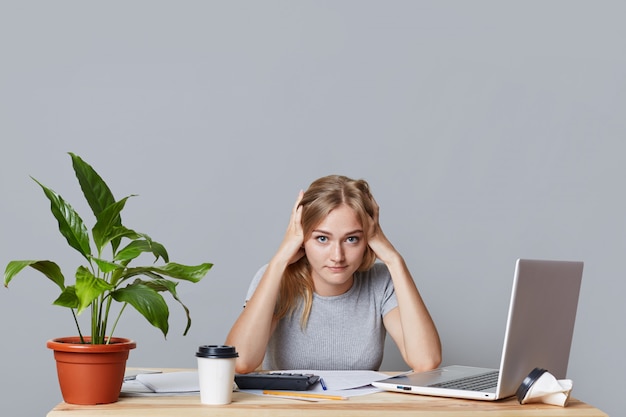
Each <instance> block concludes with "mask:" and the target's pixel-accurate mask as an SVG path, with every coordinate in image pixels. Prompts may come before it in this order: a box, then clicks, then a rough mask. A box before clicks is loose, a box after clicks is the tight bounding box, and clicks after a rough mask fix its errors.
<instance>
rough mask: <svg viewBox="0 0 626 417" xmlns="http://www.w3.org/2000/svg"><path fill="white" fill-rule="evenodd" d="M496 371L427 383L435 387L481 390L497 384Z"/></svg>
mask: <svg viewBox="0 0 626 417" xmlns="http://www.w3.org/2000/svg"><path fill="white" fill-rule="evenodd" d="M498 374H499V372H498V371H491V372H487V373H486V374H480V375H474V376H470V377H464V378H459V379H453V380H452V381H446V382H440V383H437V384H432V385H429V386H430V387H437V388H452V389H459V390H464V391H483V390H486V389H489V388H494V387H495V386H496V385H497V384H498Z"/></svg>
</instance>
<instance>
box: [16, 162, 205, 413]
mask: <svg viewBox="0 0 626 417" xmlns="http://www.w3.org/2000/svg"><path fill="white" fill-rule="evenodd" d="M70 156H71V158H72V165H73V168H74V171H75V173H76V178H77V179H78V182H79V184H80V187H81V189H82V192H83V195H84V196H85V199H86V200H87V203H88V204H89V206H90V207H91V210H92V211H93V214H94V216H95V224H94V225H93V227H92V229H91V232H89V231H88V230H87V227H86V226H85V223H84V222H83V220H82V218H81V217H80V216H79V215H78V213H77V212H76V211H75V210H74V209H73V208H72V207H71V206H70V205H69V204H68V203H67V202H66V201H65V200H64V199H63V198H62V197H61V196H60V195H59V194H57V193H56V192H54V191H53V190H51V189H50V188H48V187H46V186H45V185H43V184H42V183H41V182H39V181H37V180H36V179H35V178H33V180H34V181H35V182H36V183H37V184H39V186H40V187H41V188H42V190H43V192H44V194H45V196H46V197H47V198H48V200H50V203H51V211H52V214H53V215H54V217H55V218H56V220H57V222H58V224H59V231H60V232H61V234H62V235H63V236H64V237H65V239H66V240H67V243H68V244H69V246H70V247H72V248H73V249H75V250H77V251H78V252H79V253H80V254H81V255H82V256H83V257H84V258H85V264H84V265H81V266H79V267H78V268H77V269H76V272H75V281H74V283H73V284H70V283H67V282H66V280H65V276H64V275H63V273H62V272H61V268H60V267H59V266H58V265H57V264H56V263H55V262H52V261H49V260H18V261H11V262H9V263H8V265H7V266H6V269H5V272H4V285H5V287H7V286H8V285H9V283H10V282H11V280H12V279H13V278H14V277H15V276H16V275H17V274H18V273H19V272H20V271H22V270H23V269H24V268H26V267H31V268H33V269H35V270H37V271H39V272H41V273H42V274H43V275H45V276H46V277H47V278H48V279H50V280H51V281H52V282H53V283H54V284H56V286H57V287H58V288H59V289H60V295H59V296H58V298H56V300H55V301H54V302H53V304H54V305H57V306H61V307H67V308H69V309H70V311H71V314H72V317H73V320H74V322H75V324H76V327H77V330H78V335H77V336H72V337H66V338H58V339H52V340H49V341H48V343H47V346H48V347H49V348H51V349H53V350H54V352H55V353H54V355H55V358H56V360H57V373H58V376H59V384H60V387H61V392H62V395H63V399H64V400H65V401H66V402H68V403H73V404H102V403H111V402H115V401H117V400H118V397H119V393H120V390H121V387H122V382H123V379H124V371H125V367H126V359H127V358H128V354H129V350H130V349H133V348H135V346H136V344H135V342H134V341H133V340H130V339H125V338H120V337H114V336H113V333H114V331H115V327H116V325H117V323H118V320H119V319H120V316H121V315H122V313H123V311H124V309H125V308H126V307H127V306H128V305H130V306H132V307H134V308H135V309H136V310H137V311H138V312H139V313H140V314H141V315H143V316H144V317H145V318H146V320H148V322H150V324H152V325H153V326H155V327H157V328H158V329H160V330H161V332H162V333H163V336H164V337H166V336H167V333H168V328H169V309H168V305H167V303H166V301H165V299H164V298H163V296H162V295H161V293H169V294H170V295H171V296H172V297H173V299H174V300H176V301H177V302H178V303H180V304H181V306H182V308H183V309H184V311H185V313H186V316H187V326H186V328H185V331H184V334H185V335H186V334H187V332H188V330H189V327H190V326H191V318H190V315H189V309H188V308H187V307H186V306H185V305H184V304H183V303H182V302H181V300H180V299H179V297H178V295H177V293H176V286H177V285H178V282H177V281H174V280H172V279H175V280H183V281H189V282H192V283H195V282H198V281H200V280H201V279H202V278H203V277H204V276H205V275H206V273H207V272H208V271H209V269H211V267H212V264H211V263H202V264H200V265H197V266H189V265H182V264H178V263H174V262H170V261H169V256H168V253H167V250H166V249H165V247H164V246H163V245H162V244H160V243H158V242H156V241H154V240H152V239H151V238H150V237H149V236H148V235H146V234H144V233H139V232H137V231H135V230H132V229H129V228H127V227H125V226H124V225H123V224H122V219H121V212H122V210H123V209H124V207H125V205H126V202H127V201H128V199H129V198H131V197H134V195H129V196H127V197H125V198H123V199H121V200H119V201H117V200H115V198H114V197H113V194H112V193H111V190H110V189H109V187H108V186H107V184H106V183H105V182H104V180H103V179H102V178H101V177H100V176H99V175H98V173H96V171H95V170H94V169H93V168H92V167H91V166H90V165H89V164H87V163H86V162H85V161H83V160H82V159H81V158H80V157H79V156H77V155H75V154H73V153H70ZM142 254H148V255H150V254H151V255H153V256H154V263H153V264H152V265H149V266H134V264H133V265H131V263H132V262H133V261H135V260H136V259H137V258H138V257H139V256H140V255H142ZM159 259H161V260H162V261H163V262H164V264H162V265H160V266H159V265H157V264H156V263H157V261H159ZM84 311H89V312H90V313H91V317H90V320H89V326H90V329H89V333H85V332H83V330H82V329H81V326H80V323H79V320H78V316H79V315H80V314H81V313H83V312H84ZM75 352H78V353H79V356H80V358H79V359H78V360H77V362H76V363H74V362H73V361H74V359H72V356H73V355H74V353H75ZM88 362H95V363H94V364H93V365H89V364H88ZM107 379H109V380H111V381H110V385H111V386H110V387H109V388H108V391H107V390H105V392H104V393H102V394H100V393H99V392H98V391H99V389H100V388H104V387H105V385H106V384H107V383H106V380H107ZM76 390H77V391H76Z"/></svg>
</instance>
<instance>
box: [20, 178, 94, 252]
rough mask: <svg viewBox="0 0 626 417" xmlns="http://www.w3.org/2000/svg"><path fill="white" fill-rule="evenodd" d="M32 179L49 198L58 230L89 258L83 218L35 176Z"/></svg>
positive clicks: (87, 239) (87, 237)
mask: <svg viewBox="0 0 626 417" xmlns="http://www.w3.org/2000/svg"><path fill="white" fill-rule="evenodd" d="M31 178H32V177H31ZM33 180H34V181H35V182H36V183H37V184H39V186H40V187H41V188H42V189H43V192H44V194H45V195H46V197H48V200H50V203H51V204H50V209H51V211H52V214H53V215H54V217H55V218H56V219H57V222H58V223H59V231H60V232H61V234H62V235H63V236H65V239H66V240H67V243H68V244H69V245H70V246H71V247H73V248H74V249H76V250H77V251H78V252H80V254H81V255H83V256H84V257H85V258H86V259H87V260H89V256H91V247H90V246H89V234H88V233H87V228H86V227H85V224H84V223H83V220H82V219H81V218H80V216H79V215H78V213H76V211H74V209H73V208H72V206H70V205H69V204H68V203H66V202H65V200H63V198H62V197H61V196H60V195H58V194H57V193H55V192H54V191H52V190H51V189H49V188H48V187H46V186H45V185H43V184H42V183H40V182H39V181H37V180H36V179H35V178H33Z"/></svg>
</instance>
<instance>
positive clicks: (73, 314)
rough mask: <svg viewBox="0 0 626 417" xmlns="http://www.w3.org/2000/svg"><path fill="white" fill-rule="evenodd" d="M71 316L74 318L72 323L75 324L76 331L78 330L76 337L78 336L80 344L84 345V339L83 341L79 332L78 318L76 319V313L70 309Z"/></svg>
mask: <svg viewBox="0 0 626 417" xmlns="http://www.w3.org/2000/svg"><path fill="white" fill-rule="evenodd" d="M71 310H72V316H73V317H74V323H76V329H78V336H80V343H83V344H84V343H85V339H83V333H82V332H81V331H80V325H79V324H78V318H77V317H76V312H74V309H73V308H72V309H71Z"/></svg>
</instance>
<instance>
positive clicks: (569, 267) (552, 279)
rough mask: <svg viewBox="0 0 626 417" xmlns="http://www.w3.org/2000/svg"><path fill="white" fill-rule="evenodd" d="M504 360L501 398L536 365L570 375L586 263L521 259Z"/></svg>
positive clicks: (511, 306)
mask: <svg viewBox="0 0 626 417" xmlns="http://www.w3.org/2000/svg"><path fill="white" fill-rule="evenodd" d="M515 271H516V273H515V278H514V281H513V293H512V295H511V304H510V307H509V316H508V320H507V328H506V333H505V336H504V346H503V350H502V358H501V363H500V376H499V382H498V393H497V397H498V398H504V397H507V396H510V395H514V394H515V391H516V390H517V388H518V386H519V384H520V382H521V381H522V380H523V379H524V377H526V376H527V375H528V374H529V373H530V372H531V371H532V370H533V369H534V368H544V369H546V370H548V371H549V372H550V373H551V374H553V375H554V376H555V377H557V378H558V379H563V378H565V376H566V373H567V364H568V361H569V354H570V347H571V343H572V336H573V334H574V322H575V319H576V309H577V306H578V295H579V293H580V285H581V280H582V273H583V262H573V261H547V260H530V259H518V260H517V265H516V268H515Z"/></svg>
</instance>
